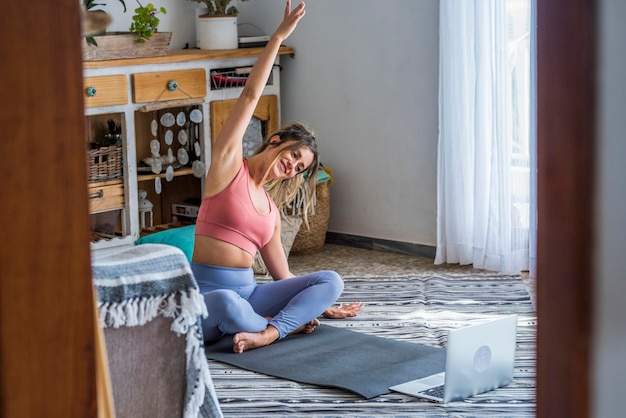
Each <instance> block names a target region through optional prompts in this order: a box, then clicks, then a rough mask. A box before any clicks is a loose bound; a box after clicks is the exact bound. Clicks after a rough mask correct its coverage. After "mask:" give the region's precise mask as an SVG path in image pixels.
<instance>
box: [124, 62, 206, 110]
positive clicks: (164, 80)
mask: <svg viewBox="0 0 626 418" xmlns="http://www.w3.org/2000/svg"><path fill="white" fill-rule="evenodd" d="M131 77H132V80H133V102H135V103H145V102H161V101H166V100H180V99H190V98H194V99H195V98H199V97H204V96H206V75H205V71H204V70H203V69H195V70H180V71H163V72H156V73H142V74H133V75H132V76H131Z"/></svg>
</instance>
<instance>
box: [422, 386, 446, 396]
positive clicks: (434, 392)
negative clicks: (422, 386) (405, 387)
mask: <svg viewBox="0 0 626 418" xmlns="http://www.w3.org/2000/svg"><path fill="white" fill-rule="evenodd" d="M420 393H423V394H424V395H428V396H432V397H434V398H441V399H443V385H441V386H435V387H434V388H430V389H426V390H423V391H421V392H420Z"/></svg>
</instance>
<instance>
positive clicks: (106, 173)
mask: <svg viewBox="0 0 626 418" xmlns="http://www.w3.org/2000/svg"><path fill="white" fill-rule="evenodd" d="M87 161H88V164H89V175H88V179H89V182H90V183H95V182H98V181H106V180H112V179H116V178H118V177H121V176H122V147H120V146H117V145H113V146H110V147H101V148H98V149H93V150H89V151H88V153H87Z"/></svg>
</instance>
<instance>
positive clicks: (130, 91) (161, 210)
mask: <svg viewBox="0 0 626 418" xmlns="http://www.w3.org/2000/svg"><path fill="white" fill-rule="evenodd" d="M261 51H262V49H261V48H246V49H237V50H229V51H201V50H184V51H170V53H168V55H166V56H164V57H152V58H132V59H122V60H111V61H90V62H84V63H83V68H84V71H83V73H84V83H83V85H84V99H85V112H86V117H87V121H88V123H87V131H88V132H87V142H88V143H90V144H92V145H91V147H94V146H97V145H94V144H95V143H101V142H107V141H108V144H106V145H110V146H113V147H115V146H118V147H121V154H122V156H123V157H122V162H123V164H122V173H121V175H120V176H119V177H118V178H113V179H105V180H103V181H97V180H96V181H93V180H90V182H89V191H88V192H89V210H90V216H91V217H92V252H93V253H94V254H98V255H101V254H106V253H110V252H114V251H118V250H121V249H123V248H125V247H127V246H131V245H133V244H134V241H135V240H136V239H137V238H139V237H140V236H141V235H142V234H143V233H146V232H151V231H154V230H155V229H162V228H169V227H172V226H175V225H180V220H181V219H178V218H177V214H176V213H172V206H176V205H180V204H184V205H192V206H193V205H199V202H200V197H201V196H202V190H203V186H204V174H205V173H206V169H207V168H208V164H209V162H210V156H211V144H212V138H214V137H215V136H217V133H218V132H219V129H221V126H222V124H223V122H224V120H225V119H226V117H227V116H228V114H229V113H230V111H231V110H232V106H233V104H234V101H235V99H236V98H237V97H238V96H239V94H240V93H241V91H242V88H243V85H244V84H245V74H246V71H249V68H250V67H251V66H252V65H253V64H254V62H255V60H256V59H257V57H258V56H259V54H260V53H261ZM285 54H293V50H292V49H291V48H289V47H281V49H280V51H279V56H278V58H277V59H276V63H275V64H276V66H275V68H274V70H273V71H272V74H271V76H270V77H269V79H268V83H267V85H266V87H265V90H264V93H263V97H262V99H261V100H260V102H259V105H258V106H257V110H256V111H255V114H254V117H255V118H256V119H258V120H259V121H260V123H261V124H262V131H263V134H267V133H268V132H271V131H273V130H275V129H277V128H278V125H279V115H280V113H279V110H280V74H279V69H278V64H279V60H280V57H281V56H282V55H285ZM229 74H236V77H234V76H233V77H231V76H230V75H229ZM216 80H219V83H218V82H216ZM242 80H243V81H242ZM224 81H226V83H224ZM155 151H156V152H155ZM168 155H169V158H168ZM157 159H158V160H159V161H160V162H161V163H160V167H159V162H156V161H155V160H157ZM169 166H171V168H169V169H168V168H167V167H169ZM199 168H200V169H199ZM140 190H143V191H145V192H146V193H145V194H146V195H147V196H146V199H147V200H148V201H149V202H150V203H151V204H152V205H151V206H150V205H146V203H145V201H143V200H142V202H141V203H140V202H139V191H140ZM147 207H150V210H151V212H152V213H151V215H152V216H150V217H149V218H147V217H144V218H143V219H152V220H153V226H152V227H151V228H150V227H147V228H145V229H142V227H141V222H140V211H143V210H146V208H147ZM174 220H178V221H179V223H176V224H173V223H172V222H173V221H174ZM184 220H185V221H192V219H191V220H190V219H184ZM99 229H106V231H99ZM100 232H102V234H100ZM93 237H95V238H93Z"/></svg>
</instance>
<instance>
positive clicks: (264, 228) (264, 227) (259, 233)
mask: <svg viewBox="0 0 626 418" xmlns="http://www.w3.org/2000/svg"><path fill="white" fill-rule="evenodd" d="M248 173H249V171H248V162H247V161H246V160H244V161H243V164H242V165H241V169H240V170H239V172H238V173H237V175H236V176H235V178H234V179H233V181H232V182H231V183H230V184H229V185H228V187H226V188H225V189H224V190H222V191H221V192H219V193H218V194H216V195H213V196H208V197H203V198H202V204H201V205H200V211H199V213H198V220H197V221H196V235H203V236H207V237H212V238H217V239H219V240H222V241H226V242H228V243H230V244H233V245H236V246H237V247H239V248H241V249H242V250H245V251H247V252H249V253H250V254H252V256H254V255H255V254H256V251H257V250H258V249H259V248H263V247H264V246H265V244H267V243H268V242H269V240H270V239H271V238H272V235H273V233H274V226H275V224H276V216H277V213H278V209H277V208H276V205H275V204H274V201H273V200H272V198H271V197H270V196H269V194H267V192H266V193H265V194H266V196H267V199H268V201H269V202H270V211H269V213H267V214H262V213H259V211H258V210H257V209H256V208H255V207H254V204H253V203H252V198H251V197H250V190H249V188H248V177H249V174H248Z"/></svg>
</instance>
